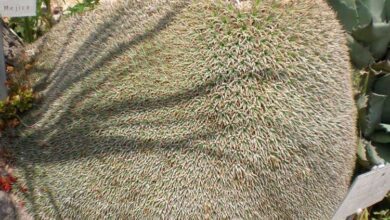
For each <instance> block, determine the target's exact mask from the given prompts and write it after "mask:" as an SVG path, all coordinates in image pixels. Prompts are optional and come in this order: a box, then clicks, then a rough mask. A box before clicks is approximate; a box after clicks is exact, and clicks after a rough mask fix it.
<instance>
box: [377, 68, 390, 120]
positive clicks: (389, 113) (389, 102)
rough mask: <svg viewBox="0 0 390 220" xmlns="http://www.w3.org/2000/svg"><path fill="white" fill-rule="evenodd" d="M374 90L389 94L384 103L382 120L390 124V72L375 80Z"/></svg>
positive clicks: (378, 92)
mask: <svg viewBox="0 0 390 220" xmlns="http://www.w3.org/2000/svg"><path fill="white" fill-rule="evenodd" d="M373 91H374V92H375V93H377V94H382V95H387V96H388V98H387V99H386V100H385V101H384V103H383V109H382V122H383V123H389V124H390V73H388V74H386V75H384V76H382V77H380V78H378V79H377V80H376V81H375V84H374V88H373Z"/></svg>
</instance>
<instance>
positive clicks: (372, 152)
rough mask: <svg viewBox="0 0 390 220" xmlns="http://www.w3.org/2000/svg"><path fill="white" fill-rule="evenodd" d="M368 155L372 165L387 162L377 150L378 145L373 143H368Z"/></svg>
mask: <svg viewBox="0 0 390 220" xmlns="http://www.w3.org/2000/svg"><path fill="white" fill-rule="evenodd" d="M366 156H367V159H368V160H369V161H370V163H371V164H372V165H380V164H384V163H385V160H384V159H383V158H382V157H381V156H380V154H379V153H378V152H377V147H374V146H373V145H372V144H371V143H367V144H366ZM385 156H386V154H385ZM387 159H388V158H387ZM387 161H389V160H387Z"/></svg>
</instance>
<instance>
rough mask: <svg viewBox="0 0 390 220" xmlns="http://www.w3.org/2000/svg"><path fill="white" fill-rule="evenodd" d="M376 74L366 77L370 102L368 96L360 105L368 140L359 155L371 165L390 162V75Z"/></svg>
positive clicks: (365, 134) (361, 122)
mask: <svg viewBox="0 0 390 220" xmlns="http://www.w3.org/2000/svg"><path fill="white" fill-rule="evenodd" d="M375 73H376V72H375V71H371V72H370V73H369V74H367V75H366V76H365V78H366V80H365V87H366V88H368V90H367V91H366V94H368V102H367V96H366V95H362V96H361V98H360V102H358V106H359V109H360V111H359V114H360V116H359V118H360V129H361V132H362V134H363V136H364V137H365V138H366V139H367V140H368V141H363V143H362V144H361V145H360V147H361V148H362V149H360V150H359V154H358V155H359V157H360V158H361V159H362V160H363V161H368V162H369V163H368V164H371V165H378V164H383V163H390V73H381V74H379V75H375ZM363 91H364V89H363ZM364 152H365V153H364Z"/></svg>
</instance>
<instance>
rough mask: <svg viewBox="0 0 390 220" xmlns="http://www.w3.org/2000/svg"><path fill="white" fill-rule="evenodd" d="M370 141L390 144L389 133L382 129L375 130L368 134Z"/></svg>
mask: <svg viewBox="0 0 390 220" xmlns="http://www.w3.org/2000/svg"><path fill="white" fill-rule="evenodd" d="M370 139H371V141H373V142H376V143H380V144H390V133H388V132H384V131H376V132H374V133H373V134H371V136H370Z"/></svg>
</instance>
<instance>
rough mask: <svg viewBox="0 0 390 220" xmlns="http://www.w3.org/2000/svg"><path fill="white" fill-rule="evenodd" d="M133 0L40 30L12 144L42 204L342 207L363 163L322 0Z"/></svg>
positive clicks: (345, 61)
mask: <svg viewBox="0 0 390 220" xmlns="http://www.w3.org/2000/svg"><path fill="white" fill-rule="evenodd" d="M273 2H274V1H268V0H265V1H261V3H257V4H256V2H253V3H251V4H247V5H246V6H245V7H241V6H242V5H241V6H240V8H241V9H240V10H239V9H237V6H235V5H229V4H227V3H212V2H208V1H206V0H205V1H179V0H175V1H157V0H148V1H126V2H120V3H118V4H115V5H114V6H104V7H98V8H97V9H96V10H94V11H92V12H87V13H86V15H85V16H75V17H71V18H68V19H67V20H66V21H64V22H62V23H60V24H59V25H57V26H55V27H54V28H53V30H52V31H51V32H50V33H49V34H48V35H46V36H45V37H44V38H43V39H42V40H41V41H40V42H38V43H37V46H38V48H41V50H42V54H41V56H40V57H39V59H38V64H37V68H36V70H35V72H34V73H33V74H32V78H33V79H34V81H35V84H36V89H37V90H38V91H39V90H41V91H42V94H43V97H44V98H43V102H42V104H41V105H40V106H39V107H37V108H36V109H35V110H33V111H32V112H30V114H28V115H27V116H26V117H25V119H24V123H25V124H27V125H30V127H26V128H20V129H19V130H20V138H19V139H18V140H17V141H16V142H15V143H14V144H13V145H12V148H13V149H15V151H16V152H15V155H17V156H18V158H17V166H18V169H17V173H18V177H19V180H20V181H21V182H22V183H23V182H25V183H26V185H27V187H28V189H29V191H28V192H26V193H24V194H22V193H21V195H20V196H21V197H23V198H24V199H25V200H26V206H27V208H28V209H29V210H30V212H32V213H33V214H34V215H35V217H36V218H41V219H53V218H64V219H66V218H69V219H102V218H103V217H104V218H112V219H119V218H122V219H128V218H152V217H162V216H165V217H171V218H195V217H198V218H207V217H211V218H223V217H226V218H234V217H242V218H244V219H248V218H249V219H250V218H259V219H271V218H281V219H289V218H296V219H304V218H305V219H309V218H310V219H324V218H330V217H331V215H332V214H333V212H334V210H335V209H336V207H338V205H339V204H340V202H341V200H342V198H343V197H344V195H345V193H346V191H347V189H348V186H349V181H350V179H351V174H352V170H353V166H354V162H355V158H354V153H353V152H354V149H355V147H356V146H355V143H356V138H355V137H356V134H355V126H354V117H355V112H354V110H353V109H354V108H353V106H354V103H353V98H352V88H351V80H350V77H351V76H350V72H349V71H350V70H349V68H348V67H349V58H348V52H347V48H346V46H344V45H345V43H346V41H345V38H344V35H343V32H342V30H341V27H339V25H338V22H337V21H336V19H335V15H334V14H333V12H332V11H331V10H330V9H329V8H328V6H327V4H326V3H324V2H322V1H312V0H310V1H309V0H306V1H297V2H295V3H287V4H282V3H275V2H274V3H273Z"/></svg>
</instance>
